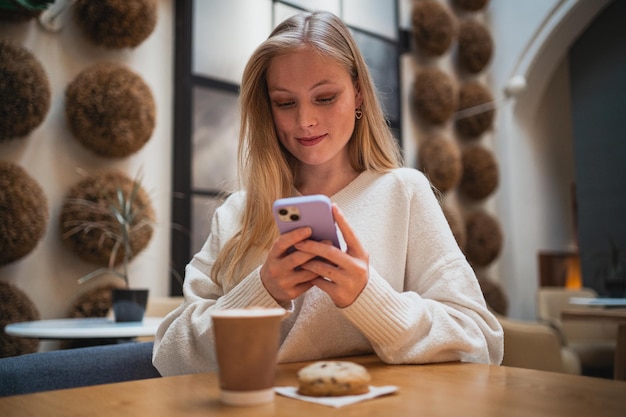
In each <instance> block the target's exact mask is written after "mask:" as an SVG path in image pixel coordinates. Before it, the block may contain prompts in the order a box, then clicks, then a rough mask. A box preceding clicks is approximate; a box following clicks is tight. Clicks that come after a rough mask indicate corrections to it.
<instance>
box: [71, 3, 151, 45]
mask: <svg viewBox="0 0 626 417" xmlns="http://www.w3.org/2000/svg"><path fill="white" fill-rule="evenodd" d="M73 12H74V20H75V21H76V24H77V26H78V27H79V28H80V29H81V31H82V33H83V34H84V35H85V37H86V38H87V39H89V40H90V41H91V42H92V43H94V44H96V45H99V46H103V47H105V48H109V49H121V48H134V47H136V46H138V45H139V44H141V43H142V42H143V41H144V40H146V39H147V38H148V36H150V34H151V33H152V32H153V31H154V28H155V26H156V22H157V2H156V1H155V0H98V1H93V0H75V2H74V6H73Z"/></svg>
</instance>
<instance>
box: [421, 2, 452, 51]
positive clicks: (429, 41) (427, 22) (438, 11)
mask: <svg viewBox="0 0 626 417" xmlns="http://www.w3.org/2000/svg"><path fill="white" fill-rule="evenodd" d="M411 22H412V27H413V39H414V40H415V44H416V46H417V48H418V49H419V51H421V52H422V53H423V54H424V55H425V56H429V57H436V56H440V55H442V54H443V53H444V52H446V51H447V50H448V49H449V48H450V44H451V43H452V41H453V39H454V38H455V36H456V20H455V17H454V15H453V14H452V13H451V12H450V10H449V9H448V8H447V7H446V6H445V5H444V4H443V3H441V2H439V1H436V0H423V1H418V2H416V3H415V5H414V6H413V9H412V11H411Z"/></svg>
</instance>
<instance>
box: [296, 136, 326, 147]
mask: <svg viewBox="0 0 626 417" xmlns="http://www.w3.org/2000/svg"><path fill="white" fill-rule="evenodd" d="M324 138H326V135H325V134H324V135H319V136H308V137H305V138H296V139H297V140H298V142H299V143H300V145H302V146H313V145H317V144H318V143H320V142H321V141H323V140H324Z"/></svg>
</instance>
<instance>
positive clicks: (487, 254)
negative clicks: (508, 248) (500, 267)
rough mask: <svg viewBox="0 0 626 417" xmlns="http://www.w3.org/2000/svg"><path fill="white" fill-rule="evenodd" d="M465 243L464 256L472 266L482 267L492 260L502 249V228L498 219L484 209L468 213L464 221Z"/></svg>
mask: <svg viewBox="0 0 626 417" xmlns="http://www.w3.org/2000/svg"><path fill="white" fill-rule="evenodd" d="M465 226H466V231H467V243H466V245H465V256H466V257H467V260H468V261H469V263H470V264H471V265H472V266H477V267H484V266H487V265H489V264H490V263H491V262H493V261H494V260H495V259H496V258H497V256H498V255H499V254H500V250H501V249H502V240H503V237H502V230H501V229H500V224H499V223H498V221H497V220H496V219H495V218H494V217H493V216H491V215H490V214H488V213H486V212H484V211H477V212H474V213H472V214H471V215H469V217H468V218H467V219H466V221H465Z"/></svg>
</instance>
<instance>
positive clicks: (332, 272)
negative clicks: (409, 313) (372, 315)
mask: <svg viewBox="0 0 626 417" xmlns="http://www.w3.org/2000/svg"><path fill="white" fill-rule="evenodd" d="M333 216H334V218H335V221H336V222H337V225H338V226H339V230H341V233H342V234H343V237H344V240H345V241H346V245H347V249H346V252H343V251H341V250H340V249H337V248H336V247H334V246H332V245H330V244H329V243H327V242H315V241H313V240H301V241H299V242H298V243H296V244H295V245H294V246H295V248H296V249H297V253H302V254H306V255H307V256H308V258H309V260H307V261H306V262H305V263H303V264H301V269H302V270H304V271H308V272H310V274H311V275H310V276H311V277H313V278H311V279H313V281H307V282H306V283H303V284H306V285H307V286H308V287H310V286H311V285H315V286H317V287H318V288H320V289H321V290H322V291H324V292H325V293H327V294H328V295H329V296H330V298H331V299H332V300H333V302H334V303H335V305H336V306H337V307H340V308H343V307H347V306H349V305H350V304H352V303H353V302H354V300H356V298H357V297H358V296H359V294H361V292H362V291H363V288H365V285H367V281H368V279H369V254H368V253H367V251H366V250H365V249H364V248H363V246H362V245H361V242H360V241H359V239H358V238H357V237H356V235H355V233H354V231H353V230H352V228H351V227H350V225H349V224H348V222H347V220H346V218H345V217H344V215H343V213H342V212H341V210H340V209H339V207H337V206H336V205H334V204H333ZM294 253H296V252H294ZM318 256H319V257H322V258H324V259H325V260H327V261H328V262H325V261H324V260H320V259H319V258H318V259H316V257H318ZM324 277H325V278H324ZM307 290H308V288H307ZM304 291H306V290H304ZM304 291H302V292H304Z"/></svg>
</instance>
